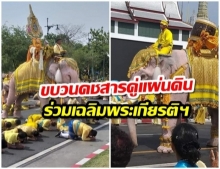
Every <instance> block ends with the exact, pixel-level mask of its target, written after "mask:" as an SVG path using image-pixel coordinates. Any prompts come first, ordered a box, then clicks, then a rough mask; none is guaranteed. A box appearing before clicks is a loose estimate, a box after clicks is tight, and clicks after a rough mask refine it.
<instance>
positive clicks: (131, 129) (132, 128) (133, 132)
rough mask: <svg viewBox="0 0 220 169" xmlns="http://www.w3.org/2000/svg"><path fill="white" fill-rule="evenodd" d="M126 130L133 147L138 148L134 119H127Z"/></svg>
mask: <svg viewBox="0 0 220 169" xmlns="http://www.w3.org/2000/svg"><path fill="white" fill-rule="evenodd" d="M128 128H129V132H130V136H131V140H132V142H133V144H134V146H135V147H137V146H138V143H137V132H136V126H135V119H134V118H128Z"/></svg>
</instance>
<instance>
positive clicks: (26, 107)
mask: <svg viewBox="0 0 220 169" xmlns="http://www.w3.org/2000/svg"><path fill="white" fill-rule="evenodd" d="M21 109H22V110H28V109H29V107H28V106H21Z"/></svg>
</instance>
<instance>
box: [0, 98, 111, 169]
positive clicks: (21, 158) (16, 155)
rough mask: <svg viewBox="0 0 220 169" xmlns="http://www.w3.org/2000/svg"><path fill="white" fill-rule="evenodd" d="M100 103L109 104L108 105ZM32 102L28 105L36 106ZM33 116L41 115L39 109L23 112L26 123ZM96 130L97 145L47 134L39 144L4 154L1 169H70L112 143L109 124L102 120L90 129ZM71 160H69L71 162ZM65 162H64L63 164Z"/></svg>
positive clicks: (32, 144) (33, 143) (10, 150)
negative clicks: (16, 168)
mask: <svg viewBox="0 0 220 169" xmlns="http://www.w3.org/2000/svg"><path fill="white" fill-rule="evenodd" d="M89 100H93V101H98V102H99V103H100V104H103V103H105V104H107V103H108V101H103V100H97V99H89ZM34 102H35V101H33V100H31V101H29V102H28V103H25V104H33V103H34ZM34 113H40V109H39V108H34V109H29V110H25V111H23V112H22V115H23V117H24V119H22V122H24V120H25V119H26V118H27V117H28V116H29V115H30V114H34ZM91 126H92V127H93V128H97V127H98V129H97V131H98V134H97V141H95V142H84V141H72V140H66V139H63V138H56V137H55V135H56V133H57V132H58V131H44V132H43V133H42V137H41V138H40V139H39V140H38V141H29V142H28V143H25V144H24V145H25V149H24V150H13V149H6V153H4V154H2V167H71V166H72V165H74V164H75V163H77V162H78V161H80V160H81V159H82V158H84V157H85V156H87V155H88V154H90V153H92V152H93V151H95V150H97V149H99V148H100V147H101V146H103V145H105V144H106V143H108V142H109V124H108V120H100V124H95V125H91ZM68 157H69V158H68ZM64 159H65V161H64Z"/></svg>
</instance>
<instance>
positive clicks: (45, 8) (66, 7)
mask: <svg viewBox="0 0 220 169" xmlns="http://www.w3.org/2000/svg"><path fill="white" fill-rule="evenodd" d="M29 4H31V7H32V10H33V13H34V15H35V16H36V18H37V19H38V22H39V24H40V26H41V27H42V30H43V34H44V35H46V34H47V28H46V27H45V26H47V18H49V19H48V25H49V26H50V25H53V24H58V25H69V24H71V25H84V26H83V32H85V33H89V31H90V28H92V29H100V28H101V27H103V29H104V31H106V32H108V31H109V2H107V1H105V2H101V1H100V2H99V1H97V2H89V1H87V2H86V1H84V2H77V1H75V2H31V1H29V2H2V15H1V24H2V25H4V24H6V25H7V26H11V25H14V26H20V27H24V26H26V25H27V17H28V16H29V14H30V12H29ZM49 33H55V34H56V26H55V27H53V28H51V29H50V30H49ZM84 41H88V40H87V39H85V40H84Z"/></svg>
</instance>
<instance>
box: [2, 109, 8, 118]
mask: <svg viewBox="0 0 220 169" xmlns="http://www.w3.org/2000/svg"><path fill="white" fill-rule="evenodd" d="M5 118H8V113H7V112H5V111H4V110H3V111H2V119H5Z"/></svg>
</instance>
